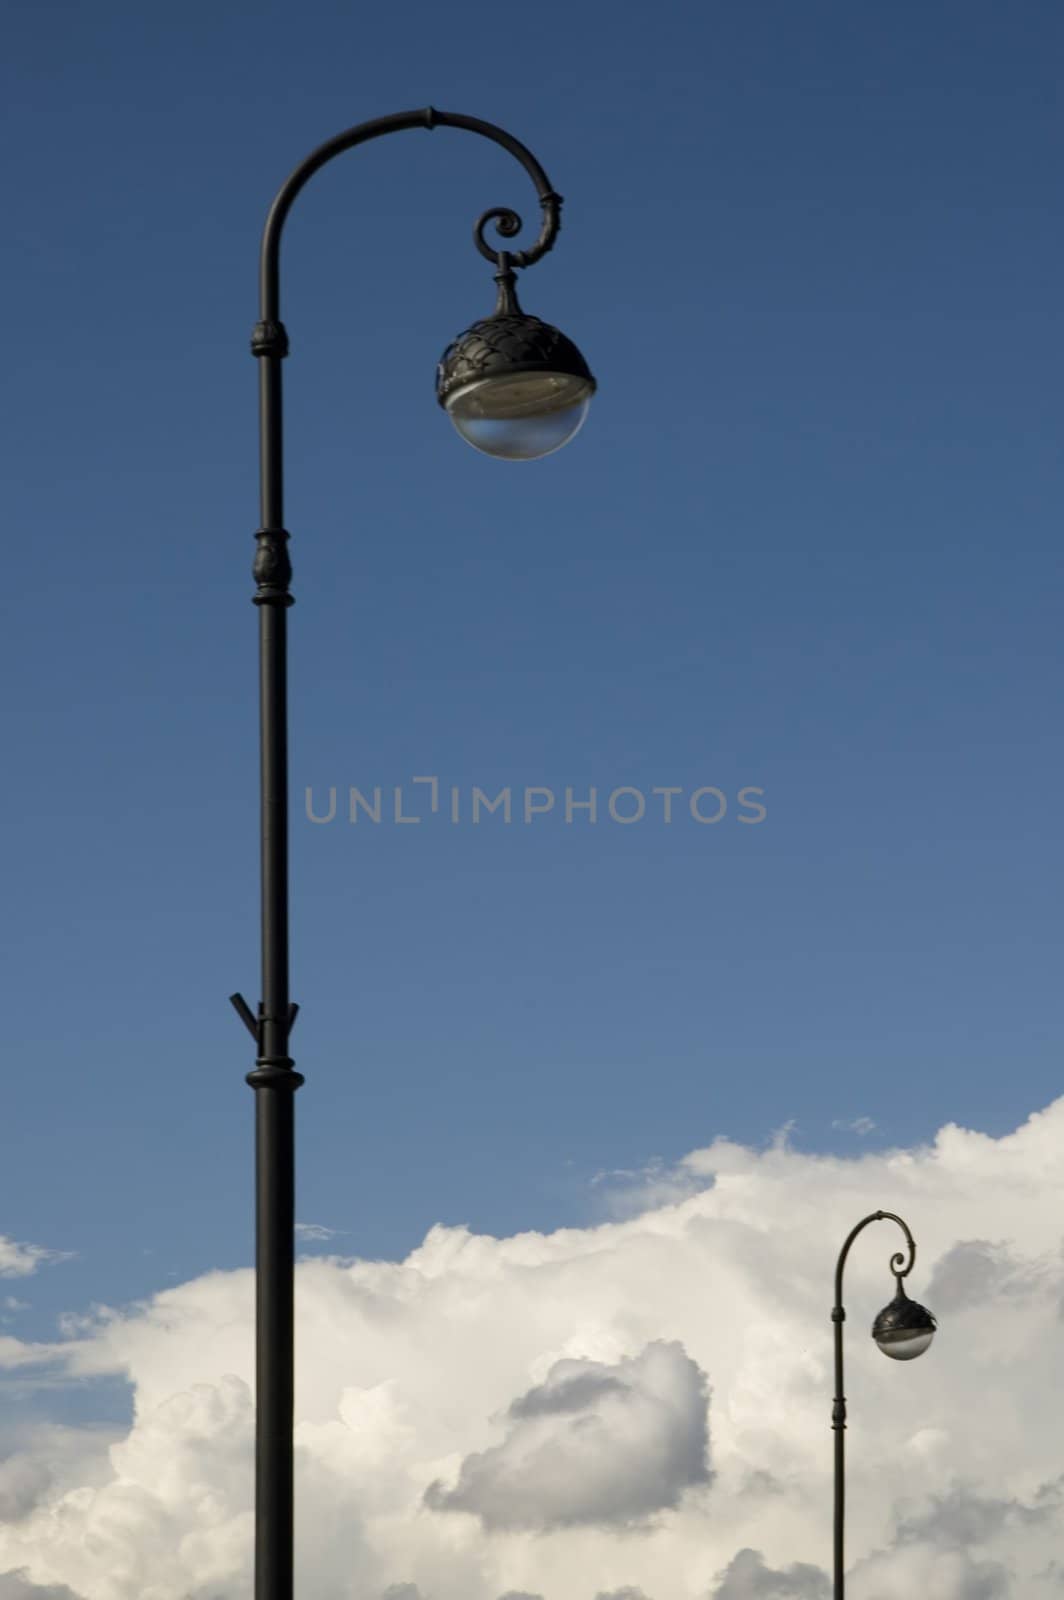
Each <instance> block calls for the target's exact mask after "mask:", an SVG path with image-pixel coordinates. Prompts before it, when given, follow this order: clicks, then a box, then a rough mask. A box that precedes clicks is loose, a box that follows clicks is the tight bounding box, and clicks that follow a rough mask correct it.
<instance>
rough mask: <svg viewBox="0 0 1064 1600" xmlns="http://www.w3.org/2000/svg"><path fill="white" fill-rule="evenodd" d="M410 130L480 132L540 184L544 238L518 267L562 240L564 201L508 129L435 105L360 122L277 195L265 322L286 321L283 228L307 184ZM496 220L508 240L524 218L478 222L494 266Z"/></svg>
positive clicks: (482, 247) (263, 258)
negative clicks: (341, 159)
mask: <svg viewBox="0 0 1064 1600" xmlns="http://www.w3.org/2000/svg"><path fill="white" fill-rule="evenodd" d="M405 128H429V129H431V128H465V129H466V130H467V131H468V132H469V133H479V134H480V135H481V136H482V137H483V138H485V139H491V140H493V141H494V142H495V144H499V145H502V147H503V149H504V150H509V152H510V154H511V155H512V156H513V157H514V158H515V159H516V160H517V161H519V162H520V163H521V165H522V166H523V167H524V169H525V171H526V172H527V173H528V175H529V177H530V178H531V179H532V182H533V183H534V184H535V186H536V190H537V192H538V194H539V203H540V205H541V206H542V208H543V225H542V227H541V229H540V234H539V238H538V239H537V240H536V242H535V244H534V245H532V246H531V247H530V248H529V249H528V250H521V251H517V252H515V253H514V254H513V255H512V256H511V258H510V259H511V262H512V264H513V266H515V267H530V266H531V265H532V264H533V262H535V261H538V260H539V259H540V257H541V256H544V255H546V253H547V251H548V250H549V249H550V248H551V246H552V245H553V243H554V240H555V238H556V237H557V233H558V228H559V226H560V222H561V205H562V197H561V195H560V194H556V193H555V191H554V190H553V189H552V187H551V183H550V179H549V178H548V177H547V174H546V173H545V172H544V170H543V168H542V167H541V166H540V164H539V162H538V161H537V160H536V158H535V156H534V155H533V154H532V152H531V150H528V149H526V147H525V146H524V145H523V144H522V143H521V142H520V140H519V139H515V138H514V136H513V134H510V133H507V132H506V129H505V128H499V127H496V125H495V123H493V122H484V121H482V120H481V118H480V117H463V116H461V115H460V114H459V113H458V112H456V111H437V110H435V108H434V107H433V106H426V107H425V108H424V109H423V110H420V111H396V112H395V113H394V114H393V115H392V116H390V117H375V118H374V119H373V120H372V121H371V122H360V123H358V124H357V126H356V127H354V128H348V129H347V130H346V132H344V133H338V134H337V135H336V136H335V138H332V139H329V140H327V141H326V142H325V144H322V145H319V146H318V148H317V149H316V150H312V151H311V153H310V155H309V156H307V158H306V159H305V160H304V161H301V162H300V164H299V166H298V167H296V169H295V171H294V172H293V173H292V174H291V176H290V177H288V178H287V179H286V180H285V182H284V183H283V184H282V185H281V187H280V189H279V190H278V191H277V197H276V199H275V200H274V202H273V205H272V206H271V207H270V211H269V215H268V216H267V218H266V226H265V228H264V229H263V234H262V251H261V255H260V258H259V259H260V276H259V291H260V313H259V314H260V316H261V317H262V320H263V321H264V322H272V321H276V320H277V319H278V318H279V316H280V291H279V279H278V262H279V257H280V244H281V229H282V228H283V227H284V223H285V218H286V217H287V216H288V213H289V211H290V210H291V207H292V202H293V200H294V199H295V198H296V195H297V194H298V193H299V191H300V190H301V189H302V188H303V185H304V184H305V183H306V182H307V180H308V179H309V178H312V177H313V176H314V174H315V173H316V172H317V171H318V170H319V168H321V167H323V166H324V165H325V163H326V162H327V161H331V160H332V158H333V156H338V155H342V154H343V152H344V151H345V150H352V149H354V147H355V145H359V144H366V143H367V142H368V141H369V140H370V139H379V138H380V137H381V136H382V135H383V134H386V133H400V132H402V131H403V129H405ZM491 221H494V222H495V223H496V224H497V226H498V231H499V232H500V233H501V234H502V236H503V237H504V238H506V239H512V238H513V237H514V236H515V234H517V233H519V232H520V229H521V219H520V217H518V216H517V214H516V212H513V211H510V210H508V209H506V208H503V207H497V208H495V209H493V210H491V211H486V212H485V213H484V215H483V216H482V217H481V218H480V220H479V221H478V223H477V225H476V228H475V230H474V238H475V240H476V243H477V248H478V249H479V251H480V253H481V255H483V256H484V257H485V258H486V259H487V260H488V261H492V262H494V261H495V259H496V255H497V252H496V251H494V250H492V249H491V247H490V245H489V244H488V243H487V241H486V240H485V239H484V233H483V230H484V227H485V225H486V224H487V223H488V222H491Z"/></svg>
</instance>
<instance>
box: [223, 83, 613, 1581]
mask: <svg viewBox="0 0 1064 1600" xmlns="http://www.w3.org/2000/svg"><path fill="white" fill-rule="evenodd" d="M437 127H446V128H464V129H466V130H467V131H468V132H470V133H477V134H480V135H481V136H482V137H483V138H486V139H491V140H493V141H494V142H495V143H496V144H499V145H502V147H503V149H505V150H508V151H509V152H510V154H511V155H512V156H514V157H515V158H516V160H518V161H519V162H520V163H521V165H522V166H523V167H524V169H525V171H526V172H527V173H528V175H529V177H530V178H531V179H532V182H533V183H534V184H535V186H536V191H537V193H538V195H539V203H540V207H541V209H542V212H543V220H542V223H541V226H540V232H539V237H538V238H537V239H536V241H535V243H534V244H532V245H530V246H529V248H528V249H526V250H520V251H516V252H513V253H511V252H509V251H506V250H495V249H493V248H492V246H491V245H490V244H489V243H488V241H487V239H486V238H485V236H484V230H485V228H486V227H487V225H488V224H489V223H491V222H494V223H495V226H496V230H497V232H498V233H499V235H500V236H501V237H502V238H503V239H512V238H513V237H514V236H515V235H516V234H517V233H519V232H520V229H521V219H520V217H519V216H518V215H517V213H516V212H514V211H510V210H508V209H505V208H499V207H496V208H495V209H494V210H491V211H486V212H485V213H484V214H483V216H482V217H481V218H480V219H479V221H478V222H477V224H476V227H475V229H474V234H473V237H474V242H475V244H476V247H477V249H478V250H479V251H480V253H481V255H483V256H484V257H485V258H486V259H487V260H488V261H491V262H492V263H493V264H494V266H495V268H496V272H495V281H496V283H497V285H498V301H497V304H496V307H495V310H494V312H493V313H492V315H491V316H489V317H485V318H483V319H482V320H481V321H479V322H476V323H474V324H473V326H472V327H471V328H468V329H467V330H466V331H465V333H463V334H460V335H459V337H458V338H457V339H455V340H454V341H453V342H452V343H451V344H450V345H449V346H448V347H447V349H446V350H445V352H444V354H443V357H442V359H441V361H440V363H439V365H438V367H437V372H436V393H437V398H438V400H439V402H440V404H441V405H442V406H443V407H444V408H445V410H446V411H447V413H448V415H449V416H450V418H451V421H452V422H453V423H454V425H455V427H456V428H457V429H458V431H459V433H460V434H461V435H462V437H463V438H465V439H467V440H468V441H469V443H470V444H472V445H474V446H475V447H476V448H477V449H478V450H481V451H484V452H485V453H486V454H487V455H494V456H500V457H502V458H504V459H506V460H511V461H528V460H533V459H535V458H536V457H538V456H544V455H548V454H550V452H551V451H553V450H557V449H559V448H560V447H561V446H562V445H563V444H565V443H566V442H567V441H568V440H569V439H571V438H572V437H573V435H574V434H575V433H576V431H577V429H578V428H579V427H580V425H581V423H582V422H583V420H584V417H585V415H586V413H587V408H588V404H589V402H590V399H591V396H592V394H593V393H594V390H595V380H594V378H593V377H592V376H591V372H590V370H589V368H588V365H587V362H586V361H585V360H584V358H583V356H582V355H581V354H580V352H579V350H578V349H577V348H576V346H575V345H574V344H573V343H572V341H571V340H569V339H567V338H566V337H565V335H564V334H563V333H560V332H559V331H558V329H557V328H553V327H551V326H550V324H549V323H545V322H541V321H540V320H539V318H538V317H532V316H528V315H526V313H525V312H524V311H522V309H521V307H520V306H519V305H518V302H517V294H516V289H515V281H516V271H517V270H518V269H520V268H522V267H529V266H531V265H532V264H533V263H534V262H536V261H538V260H539V259H540V257H541V256H543V255H545V254H546V253H547V251H548V250H549V249H550V248H551V246H552V245H553V244H554V240H555V238H556V236H557V233H558V227H559V222H560V213H561V204H562V201H561V196H560V195H559V194H556V193H555V191H554V189H553V188H552V187H551V184H550V181H549V179H548V178H547V175H546V173H545V172H544V171H543V168H542V167H541V166H540V164H539V162H538V161H537V160H536V158H535V157H534V156H533V155H532V153H531V152H530V151H529V150H526V148H525V146H524V145H523V144H520V143H519V142H518V140H516V139H515V138H513V136H512V135H511V134H509V133H507V132H505V130H504V129H502V128H497V127H496V126H495V125H494V124H493V123H490V122H482V121H480V119H479V118H477V117H463V116H459V115H457V114H456V113H453V112H449V111H436V110H434V109H433V108H432V107H431V106H429V107H427V108H426V109H424V110H420V111H400V112H397V113H396V114H395V115H394V116H390V117H378V118H376V119H375V120H374V121H372V122H363V123H360V124H359V125H358V126H357V127H355V128H349V129H347V131H346V132H344V133H340V134H338V135H337V136H336V137H335V138H334V139H330V140H329V141H328V143H326V144H323V145H321V146H319V148H318V149H317V150H314V151H312V153H311V154H310V155H309V156H308V157H307V158H306V160H305V161H303V162H302V163H301V164H300V165H299V166H298V167H297V168H296V169H295V171H294V172H293V173H292V175H291V176H290V177H289V178H288V180H287V182H286V183H284V184H283V185H282V187H281V188H280V190H279V191H278V193H277V196H276V199H275V200H274V202H273V205H272V206H271V207H270V210H269V213H268V215H267V218H266V226H265V228H264V230H263V235H262V248H261V253H260V277H259V296H260V300H259V321H258V322H257V323H256V325H255V330H254V332H253V334H252V338H251V350H252V354H253V355H254V356H256V357H257V358H258V362H259V442H260V464H261V473H260V499H261V508H262V510H261V518H262V525H261V527H260V528H259V529H258V531H257V533H256V535H255V538H256V541H257V549H256V554H255V563H254V567H253V569H252V570H253V576H254V577H255V580H256V582H257V584H258V589H257V592H256V594H255V595H254V597H253V598H254V603H255V604H256V605H257V606H258V607H259V703H260V723H259V731H260V758H261V765H260V775H261V783H260V805H261V813H260V814H261V829H262V845H261V875H262V1000H261V1002H260V1004H259V1007H258V1012H257V1014H256V1013H254V1012H252V1010H251V1007H250V1006H249V1005H248V1004H247V1002H246V1000H244V998H243V997H242V996H241V995H239V994H234V995H231V996H230V999H231V1001H232V1004H233V1005H234V1007H235V1008H236V1010H237V1012H238V1013H239V1015H240V1017H241V1018H242V1020H243V1022H244V1024H245V1025H246V1027H247V1028H248V1030H249V1032H250V1033H251V1035H252V1037H253V1038H254V1040H255V1043H256V1046H257V1055H256V1061H255V1068H254V1071H252V1072H249V1073H248V1074H247V1081H248V1083H249V1084H250V1085H251V1087H252V1088H253V1089H254V1090H255V1194H256V1202H255V1219H256V1229H255V1231H256V1244H255V1300H256V1306H255V1387H256V1393H255V1600H292V1420H293V1389H294V1375H293V1369H294V1359H293V1357H294V1314H293V1313H294V1279H295V1104H294V1091H295V1090H296V1089H298V1088H299V1086H300V1084H301V1083H302V1082H303V1076H302V1074H301V1073H299V1072H296V1071H295V1067H294V1063H293V1061H292V1058H291V1056H290V1055H289V1053H288V1038H289V1033H290V1031H291V1028H292V1024H293V1022H294V1021H295V1017H296V1012H297V1010H298V1007H297V1006H295V1005H293V1004H292V1003H291V1002H290V1000H289V993H288V727H287V703H286V612H287V609H288V607H289V606H290V605H291V604H292V595H291V593H290V592H289V584H290V582H291V578H292V568H291V563H290V562H289V559H288V551H287V544H288V533H287V531H286V529H285V526H284V511H283V454H282V431H281V411H282V408H281V362H282V360H283V359H284V357H285V356H286V355H287V354H288V335H287V332H286V330H285V326H284V323H283V322H282V321H281V311H280V273H279V267H280V242H281V230H282V228H283V227H284V222H285V218H286V217H287V216H288V212H289V210H290V209H291V206H292V202H293V200H294V199H295V198H296V196H297V195H298V193H299V191H300V190H301V189H302V188H303V186H304V184H305V183H306V182H307V180H308V179H309V178H311V177H313V175H314V173H315V172H317V171H318V169H319V168H320V167H323V166H324V165H325V164H326V162H328V161H331V160H332V158H333V156H338V155H340V154H341V153H342V152H343V151H345V150H351V149H353V148H354V146H355V145H359V144H365V143H367V142H368V141H369V140H370V139H378V138H380V137H381V136H382V135H384V134H387V133H399V132H401V131H402V130H404V129H406V128H427V129H431V128H437Z"/></svg>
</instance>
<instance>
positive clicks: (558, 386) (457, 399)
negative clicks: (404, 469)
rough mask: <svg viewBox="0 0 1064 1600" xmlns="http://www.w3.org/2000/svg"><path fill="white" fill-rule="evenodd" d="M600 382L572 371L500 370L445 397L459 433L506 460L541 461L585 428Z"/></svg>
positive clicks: (476, 446)
mask: <svg viewBox="0 0 1064 1600" xmlns="http://www.w3.org/2000/svg"><path fill="white" fill-rule="evenodd" d="M594 388H595V386H594V383H592V382H591V381H590V380H589V379H588V378H583V377H580V376H578V375H576V374H574V373H569V372H536V371H532V372H505V371H503V372H499V373H496V374H493V375H488V376H487V377H483V378H475V379H474V380H473V382H472V383H468V384H465V385H464V386H463V387H462V388H459V389H455V390H453V391H452V393H451V394H450V395H449V396H448V398H447V400H446V401H445V409H446V411H447V415H448V416H449V417H450V419H451V421H452V422H453V423H454V425H455V427H456V428H457V429H458V432H459V433H460V434H461V435H462V438H463V439H465V440H466V441H467V442H468V443H469V444H471V445H473V446H474V448H475V449H477V450H483V451H484V452H485V454H487V455H489V456H499V457H500V458H501V459H502V460H504V461H535V460H537V459H538V458H539V457H540V456H549V455H550V454H551V453H552V452H553V451H555V450H560V449H561V447H562V445H563V444H568V443H569V440H570V439H572V438H573V437H574V436H575V435H576V434H577V433H578V432H579V431H580V428H581V427H582V426H583V423H584V419H585V417H586V416H587V413H588V407H589V406H590V404H591V396H592V394H593V393H594Z"/></svg>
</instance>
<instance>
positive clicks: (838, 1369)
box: [831, 1211, 916, 1600]
mask: <svg viewBox="0 0 1064 1600" xmlns="http://www.w3.org/2000/svg"><path fill="white" fill-rule="evenodd" d="M884 1218H889V1220H890V1221H891V1222H896V1223H897V1224H898V1226H899V1227H900V1228H901V1230H902V1232H903V1233H904V1234H905V1238H906V1240H907V1242H908V1246H909V1264H908V1266H907V1267H906V1268H905V1271H904V1272H903V1273H901V1274H899V1275H898V1276H899V1281H900V1278H901V1277H904V1276H905V1275H906V1274H907V1273H908V1272H910V1271H911V1270H912V1265H913V1262H914V1261H915V1260H916V1245H915V1244H914V1243H913V1236H912V1234H911V1233H910V1232H909V1229H908V1225H907V1224H906V1223H904V1222H903V1221H902V1219H901V1217H898V1216H895V1214H894V1212H893V1211H873V1212H872V1214H871V1215H870V1216H867V1217H865V1218H863V1220H862V1221H860V1222H859V1223H858V1224H857V1226H856V1228H854V1229H852V1230H851V1232H850V1233H849V1235H848V1236H847V1239H846V1243H845V1244H844V1245H843V1247H842V1249H841V1250H840V1252H839V1259H838V1264H837V1266H836V1268H835V1305H834V1307H833V1309H832V1312H831V1320H832V1322H833V1323H834V1325H835V1402H834V1405H833V1406H832V1408H831V1426H832V1427H833V1428H834V1430H835V1516H834V1523H833V1534H834V1550H833V1557H834V1589H833V1595H834V1600H845V1594H846V1590H845V1576H844V1571H843V1566H844V1532H845V1518H846V1471H845V1469H846V1447H845V1442H844V1441H845V1436H846V1396H845V1394H844V1393H843V1377H842V1325H843V1323H844V1322H845V1321H846V1312H845V1311H844V1309H843V1305H842V1269H843V1267H844V1266H845V1265H846V1257H847V1256H848V1255H849V1253H850V1246H851V1245H852V1244H853V1241H854V1240H855V1239H856V1237H857V1235H858V1234H859V1233H860V1232H861V1229H862V1228H867V1226H868V1224H869V1223H870V1222H881V1221H883V1219H884ZM903 1260H904V1257H903V1256H902V1255H901V1253H900V1251H899V1252H898V1254H896V1255H894V1256H892V1257H891V1271H892V1272H896V1268H895V1266H894V1263H895V1262H901V1261H903Z"/></svg>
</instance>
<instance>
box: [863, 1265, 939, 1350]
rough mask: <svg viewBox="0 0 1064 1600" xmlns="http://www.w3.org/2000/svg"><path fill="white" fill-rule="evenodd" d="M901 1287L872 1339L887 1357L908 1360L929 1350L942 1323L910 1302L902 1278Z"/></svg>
mask: <svg viewBox="0 0 1064 1600" xmlns="http://www.w3.org/2000/svg"><path fill="white" fill-rule="evenodd" d="M897 1283H898V1290H897V1293H896V1294H895V1296H894V1299H893V1300H892V1301H891V1302H890V1304H889V1306H884V1307H883V1310H882V1311H881V1312H880V1313H879V1315H878V1317H877V1318H876V1320H875V1321H874V1322H873V1324H872V1337H873V1339H874V1340H875V1341H876V1343H877V1344H878V1346H879V1348H880V1349H881V1350H882V1351H883V1353H884V1355H888V1356H889V1355H892V1356H895V1357H896V1358H897V1359H899V1360H908V1359H909V1358H910V1357H911V1356H917V1355H921V1354H922V1353H923V1351H925V1350H926V1349H927V1347H928V1345H929V1344H930V1343H931V1338H932V1335H933V1334H934V1332H935V1329H936V1328H937V1327H938V1323H937V1322H936V1321H935V1318H934V1316H933V1315H932V1314H931V1312H930V1311H928V1310H927V1307H926V1306H921V1305H918V1304H917V1302H916V1301H915V1300H910V1299H909V1296H908V1295H907V1294H906V1293H905V1290H904V1288H903V1287H902V1282H901V1279H900V1278H899V1279H898V1280H897Z"/></svg>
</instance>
